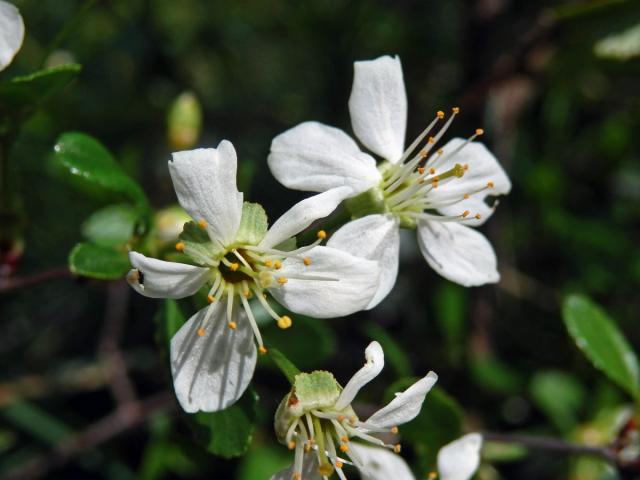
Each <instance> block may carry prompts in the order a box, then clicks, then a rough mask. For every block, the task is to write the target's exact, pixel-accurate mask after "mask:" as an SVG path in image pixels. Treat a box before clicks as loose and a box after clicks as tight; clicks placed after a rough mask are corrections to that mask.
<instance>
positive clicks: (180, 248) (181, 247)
mask: <svg viewBox="0 0 640 480" xmlns="http://www.w3.org/2000/svg"><path fill="white" fill-rule="evenodd" d="M184 247H185V245H184V242H178V243H176V250H177V251H179V252H182V251H184Z"/></svg>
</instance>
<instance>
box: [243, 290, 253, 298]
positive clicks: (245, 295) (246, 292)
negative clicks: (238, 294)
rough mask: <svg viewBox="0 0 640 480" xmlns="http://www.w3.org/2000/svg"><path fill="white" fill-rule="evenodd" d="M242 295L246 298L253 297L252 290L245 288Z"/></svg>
mask: <svg viewBox="0 0 640 480" xmlns="http://www.w3.org/2000/svg"><path fill="white" fill-rule="evenodd" d="M242 295H244V298H251V297H252V296H253V294H252V293H251V290H245V291H244V292H242Z"/></svg>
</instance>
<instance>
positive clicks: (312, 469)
mask: <svg viewBox="0 0 640 480" xmlns="http://www.w3.org/2000/svg"><path fill="white" fill-rule="evenodd" d="M301 473H302V479H301V480H321V479H322V477H321V476H320V473H319V472H318V457H317V456H316V454H315V452H311V453H308V454H307V455H305V457H304V461H303V462H302V472H301ZM293 474H294V470H293V465H291V466H290V467H289V468H285V469H284V470H281V471H280V472H278V473H276V474H275V475H273V476H272V477H271V480H292V478H293Z"/></svg>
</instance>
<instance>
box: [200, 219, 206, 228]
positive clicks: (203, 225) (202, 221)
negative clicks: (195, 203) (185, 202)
mask: <svg viewBox="0 0 640 480" xmlns="http://www.w3.org/2000/svg"><path fill="white" fill-rule="evenodd" d="M198 226H199V227H200V228H201V229H203V230H204V229H205V228H207V221H206V220H205V219H204V218H203V219H201V220H200V221H199V222H198Z"/></svg>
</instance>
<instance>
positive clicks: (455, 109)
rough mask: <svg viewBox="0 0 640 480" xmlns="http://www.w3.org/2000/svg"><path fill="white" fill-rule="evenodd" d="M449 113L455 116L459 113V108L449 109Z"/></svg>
mask: <svg viewBox="0 0 640 480" xmlns="http://www.w3.org/2000/svg"><path fill="white" fill-rule="evenodd" d="M451 111H452V112H453V113H454V114H455V115H457V114H459V113H460V107H453V108H452V109H451Z"/></svg>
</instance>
